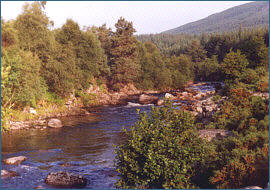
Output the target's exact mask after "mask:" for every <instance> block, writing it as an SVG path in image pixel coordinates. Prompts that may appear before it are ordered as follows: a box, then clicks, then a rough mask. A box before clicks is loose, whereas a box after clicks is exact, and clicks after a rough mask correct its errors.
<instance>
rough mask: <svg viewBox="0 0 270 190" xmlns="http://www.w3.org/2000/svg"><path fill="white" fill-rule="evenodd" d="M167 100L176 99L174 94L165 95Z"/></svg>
mask: <svg viewBox="0 0 270 190" xmlns="http://www.w3.org/2000/svg"><path fill="white" fill-rule="evenodd" d="M165 98H166V99H174V98H175V97H174V96H173V95H172V94H170V93H166V94H165Z"/></svg>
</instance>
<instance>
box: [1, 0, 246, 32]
mask: <svg viewBox="0 0 270 190" xmlns="http://www.w3.org/2000/svg"><path fill="white" fill-rule="evenodd" d="M248 2H251V1H166V2H165V1H157V2H154V1H136V2H134V1H133V2H131V1H109V2H108V1H77V2H75V1H47V5H46V9H45V12H46V14H47V16H48V17H49V18H50V20H52V21H54V27H55V28H59V27H61V26H62V25H63V24H64V23H65V22H66V19H69V18H71V19H73V20H74V21H76V22H77V23H78V24H79V25H80V26H81V27H83V26H93V25H95V26H101V25H102V24H105V23H106V24H107V26H108V27H110V28H112V29H113V30H114V29H115V27H114V24H115V23H116V22H117V20H118V19H119V18H120V17H121V16H122V17H124V18H125V19H126V20H128V21H132V22H133V27H134V28H135V29H136V31H137V32H136V33H135V34H150V33H152V34H155V33H160V32H163V31H166V30H169V29H173V28H176V27H179V26H181V25H183V24H186V23H189V22H194V21H196V20H199V19H202V18H205V17H207V16H209V15H211V14H214V13H218V12H221V11H224V10H226V9H228V8H231V7H234V6H237V5H241V4H245V3H248ZM24 3H25V1H1V16H2V18H3V19H4V20H10V19H16V17H17V16H18V15H19V14H21V12H22V5H23V4H24Z"/></svg>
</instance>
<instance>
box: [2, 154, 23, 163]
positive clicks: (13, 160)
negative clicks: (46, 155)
mask: <svg viewBox="0 0 270 190" xmlns="http://www.w3.org/2000/svg"><path fill="white" fill-rule="evenodd" d="M26 159H27V158H26V157H25V156H17V157H12V158H7V159H5V160H3V162H4V163H5V164H8V165H18V164H21V163H22V162H23V161H25V160H26Z"/></svg>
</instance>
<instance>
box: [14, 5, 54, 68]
mask: <svg viewBox="0 0 270 190" xmlns="http://www.w3.org/2000/svg"><path fill="white" fill-rule="evenodd" d="M45 4H46V3H44V2H38V1H37V2H33V3H31V4H29V3H26V4H25V5H24V6H23V13H22V14H20V15H19V16H18V17H17V19H16V21H15V28H16V29H17V31H18V41H19V45H20V48H21V49H22V50H25V51H31V52H33V53H34V54H37V55H38V56H39V58H40V59H41V61H42V62H43V64H45V63H46V62H47V60H48V59H49V55H50V51H51V47H52V46H53V42H54V38H53V35H52V34H51V32H50V30H49V27H50V26H52V25H53V22H52V21H50V20H49V18H48V17H47V16H46V14H45V12H44V11H43V10H44V7H45Z"/></svg>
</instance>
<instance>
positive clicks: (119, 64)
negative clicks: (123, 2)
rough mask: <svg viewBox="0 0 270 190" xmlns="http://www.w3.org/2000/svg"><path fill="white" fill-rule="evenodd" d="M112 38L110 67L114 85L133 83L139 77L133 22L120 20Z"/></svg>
mask: <svg viewBox="0 0 270 190" xmlns="http://www.w3.org/2000/svg"><path fill="white" fill-rule="evenodd" d="M115 27H116V32H114V33H113V35H112V38H111V48H110V65H111V71H112V82H113V84H117V83H118V84H127V83H132V82H133V80H135V79H136V77H138V75H139V70H140V67H139V64H138V63H137V59H136V58H137V56H136V39H135V37H134V36H133V33H134V32H135V31H136V30H135V29H134V28H133V24H132V22H128V21H126V20H125V19H124V18H122V17H121V18H120V19H119V20H118V22H117V23H116V24H115Z"/></svg>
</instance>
